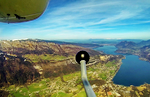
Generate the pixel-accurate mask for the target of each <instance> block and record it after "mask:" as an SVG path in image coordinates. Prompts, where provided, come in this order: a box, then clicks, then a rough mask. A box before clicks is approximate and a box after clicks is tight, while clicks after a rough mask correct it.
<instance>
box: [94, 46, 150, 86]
mask: <svg viewBox="0 0 150 97" xmlns="http://www.w3.org/2000/svg"><path fill="white" fill-rule="evenodd" d="M116 49H117V48H116V47H115V46H104V47H98V48H95V49H94V50H98V51H103V52H104V53H106V54H113V55H118V53H115V51H116ZM122 55H125V54H122ZM125 56H126V59H123V60H122V65H121V67H120V69H119V71H118V72H117V74H116V75H115V76H114V78H113V80H112V81H113V82H114V83H115V84H119V85H124V86H130V85H134V86H140V85H142V84H144V83H148V84H150V63H149V62H147V61H142V60H139V57H138V56H135V55H125Z"/></svg>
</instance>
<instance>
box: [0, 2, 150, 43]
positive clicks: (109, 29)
mask: <svg viewBox="0 0 150 97" xmlns="http://www.w3.org/2000/svg"><path fill="white" fill-rule="evenodd" d="M26 38H32V39H35V38H38V39H49V40H57V39H149V38H150V0H51V1H50V2H49V5H48V7H47V9H46V10H45V12H44V14H43V15H42V16H41V17H39V18H38V19H36V20H33V21H30V22H23V23H15V24H13V23H12V24H11V23H10V24H7V23H0V39H26Z"/></svg>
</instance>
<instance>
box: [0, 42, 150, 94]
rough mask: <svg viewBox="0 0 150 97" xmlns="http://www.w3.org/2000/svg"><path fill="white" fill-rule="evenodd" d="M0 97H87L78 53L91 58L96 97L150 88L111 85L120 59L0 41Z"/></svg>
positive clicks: (73, 47)
mask: <svg viewBox="0 0 150 97" xmlns="http://www.w3.org/2000/svg"><path fill="white" fill-rule="evenodd" d="M0 43H1V47H0V50H1V55H0V66H1V69H0V79H1V81H0V86H1V88H0V96H1V97H7V96H9V97H20V96H21V97H86V94H85V91H84V88H83V84H82V81H81V71H80V65H79V64H77V62H76V61H75V55H76V53H77V52H78V51H80V50H86V51H87V52H88V53H89V54H90V61H89V63H88V64H87V75H88V80H89V82H90V84H91V86H92V88H93V90H94V92H95V93H96V95H97V97H108V96H112V97H114V96H117V97H119V96H123V97H124V96H127V97H128V96H129V97H130V96H141V97H145V96H146V95H149V93H150V92H149V91H150V88H149V87H150V85H148V84H144V85H141V86H138V87H135V86H130V87H126V86H122V85H116V84H114V83H113V82H112V79H113V77H114V76H115V74H116V73H117V72H118V70H119V68H120V66H121V64H122V59H124V58H125V57H124V56H122V55H107V54H104V53H101V52H98V51H94V50H91V49H88V48H83V47H80V46H76V45H71V44H56V43H52V42H41V41H40V42H39V41H29V40H26V41H25V40H23V41H22V40H19V41H18V40H17V41H6V40H5V41H1V42H0Z"/></svg>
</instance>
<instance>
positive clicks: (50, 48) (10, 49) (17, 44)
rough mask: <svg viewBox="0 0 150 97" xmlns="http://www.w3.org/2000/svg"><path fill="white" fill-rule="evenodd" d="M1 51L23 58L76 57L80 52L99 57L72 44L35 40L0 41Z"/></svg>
mask: <svg viewBox="0 0 150 97" xmlns="http://www.w3.org/2000/svg"><path fill="white" fill-rule="evenodd" d="M0 50H1V51H3V52H6V53H9V54H15V55H17V56H22V55H25V54H38V55H40V54H57V55H63V56H69V55H75V54H76V53H77V52H78V51H80V50H86V51H87V52H88V53H89V54H90V55H91V56H93V55H98V54H99V52H96V51H94V50H91V49H87V48H83V47H80V46H76V45H72V44H62V45H60V44H56V43H53V42H43V41H42V42H41V41H33V40H16V41H7V40H3V41H0Z"/></svg>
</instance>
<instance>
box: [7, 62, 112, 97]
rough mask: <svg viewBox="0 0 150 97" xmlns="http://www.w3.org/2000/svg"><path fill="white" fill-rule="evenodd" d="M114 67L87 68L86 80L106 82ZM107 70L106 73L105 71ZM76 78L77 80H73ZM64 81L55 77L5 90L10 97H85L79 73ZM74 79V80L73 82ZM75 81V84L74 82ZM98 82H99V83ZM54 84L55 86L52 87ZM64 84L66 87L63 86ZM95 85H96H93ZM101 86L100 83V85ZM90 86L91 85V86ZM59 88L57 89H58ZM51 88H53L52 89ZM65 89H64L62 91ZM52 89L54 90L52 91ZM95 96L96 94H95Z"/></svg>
mask: <svg viewBox="0 0 150 97" xmlns="http://www.w3.org/2000/svg"><path fill="white" fill-rule="evenodd" d="M113 67H114V61H112V62H108V63H107V64H106V65H104V64H100V63H99V64H97V65H93V66H90V67H88V69H87V74H88V79H89V80H90V81H91V82H92V81H95V80H97V79H99V78H101V79H103V80H106V78H107V77H108V76H110V75H111V76H112V75H113V74H114V72H112V73H110V71H109V69H111V71H112V70H113V69H112V68H113ZM106 68H107V71H109V72H107V71H106V70H105V69H106ZM94 72H95V73H96V74H97V75H98V76H97V77H96V76H93V73H94ZM75 78H77V79H75ZM63 79H64V81H65V82H66V83H65V82H62V81H61V79H60V77H56V78H54V79H49V78H44V79H42V80H41V81H37V82H34V83H32V84H30V85H28V86H27V87H28V88H26V87H24V86H17V87H16V88H15V86H14V85H12V86H9V87H8V88H7V90H9V91H10V97H12V96H15V97H29V96H31V97H49V96H52V97H71V96H73V95H74V96H75V97H86V94H85V91H84V88H83V85H82V82H81V74H80V71H78V72H75V73H71V74H68V75H64V76H63ZM73 79H75V80H73ZM74 81H75V82H74ZM69 82H71V83H73V82H74V83H75V86H73V85H70V84H68V83H69ZM99 82H100V81H99ZM54 84H55V85H54ZM64 84H66V85H64ZM94 84H96V83H94ZM100 84H101V83H100ZM91 85H92V84H91ZM58 86H59V88H58ZM52 87H53V88H52ZM64 88H66V89H64ZM53 89H54V90H53ZM69 90H75V91H74V92H69ZM96 94H97V93H96Z"/></svg>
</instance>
